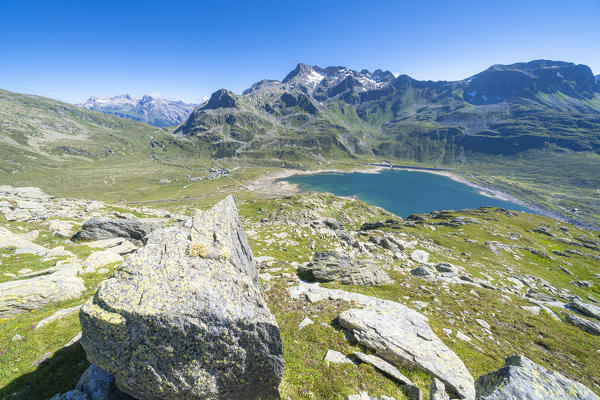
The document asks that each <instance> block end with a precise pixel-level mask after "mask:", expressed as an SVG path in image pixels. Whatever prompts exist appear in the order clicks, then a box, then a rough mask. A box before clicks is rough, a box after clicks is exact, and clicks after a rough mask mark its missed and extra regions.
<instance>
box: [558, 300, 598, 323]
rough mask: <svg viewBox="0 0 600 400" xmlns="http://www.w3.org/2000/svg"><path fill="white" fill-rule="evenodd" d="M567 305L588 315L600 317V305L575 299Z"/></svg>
mask: <svg viewBox="0 0 600 400" xmlns="http://www.w3.org/2000/svg"><path fill="white" fill-rule="evenodd" d="M566 307H567V308H570V309H571V310H575V311H577V312H580V313H582V314H583V315H586V316H588V317H592V318H596V319H600V306H596V305H594V304H590V303H583V302H581V301H578V300H575V301H571V302H570V303H567V305H566Z"/></svg>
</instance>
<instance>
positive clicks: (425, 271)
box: [410, 265, 433, 277]
mask: <svg viewBox="0 0 600 400" xmlns="http://www.w3.org/2000/svg"><path fill="white" fill-rule="evenodd" d="M410 273H411V274H412V275H414V276H420V277H426V276H432V275H433V274H432V273H431V270H429V268H427V267H425V266H423V265H421V266H419V267H417V268H414V269H412V270H411V271H410Z"/></svg>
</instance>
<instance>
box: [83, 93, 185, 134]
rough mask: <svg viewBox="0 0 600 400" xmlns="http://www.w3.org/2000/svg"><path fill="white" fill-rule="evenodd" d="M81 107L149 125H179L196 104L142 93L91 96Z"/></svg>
mask: <svg viewBox="0 0 600 400" xmlns="http://www.w3.org/2000/svg"><path fill="white" fill-rule="evenodd" d="M79 105H80V106H81V107H84V108H87V109H88V110H94V111H100V112H103V113H107V114H113V115H117V116H119V117H123V118H129V119H133V120H135V121H140V122H145V123H147V124H150V125H154V126H158V127H165V126H174V125H179V124H181V123H182V122H183V121H185V120H186V119H187V118H188V117H189V116H190V113H191V112H192V110H193V109H194V108H195V107H196V106H197V104H188V103H184V102H183V101H176V100H167V99H164V98H161V97H155V96H151V95H144V96H143V97H142V98H141V99H137V98H135V97H131V96H130V95H128V94H122V95H119V96H115V97H99V96H92V97H90V98H89V99H87V101H86V102H85V103H83V104H79Z"/></svg>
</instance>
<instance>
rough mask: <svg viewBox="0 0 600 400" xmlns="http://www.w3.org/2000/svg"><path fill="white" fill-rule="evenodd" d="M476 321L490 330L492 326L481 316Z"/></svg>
mask: <svg viewBox="0 0 600 400" xmlns="http://www.w3.org/2000/svg"><path fill="white" fill-rule="evenodd" d="M475 321H476V322H477V323H478V324H479V325H481V327H482V328H484V329H487V330H489V329H490V328H491V326H490V324H488V323H487V322H486V321H484V320H482V319H480V318H477V319H476V320H475Z"/></svg>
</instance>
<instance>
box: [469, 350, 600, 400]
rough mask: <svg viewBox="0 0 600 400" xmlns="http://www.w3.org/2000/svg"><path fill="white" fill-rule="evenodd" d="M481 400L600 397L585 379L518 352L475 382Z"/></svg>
mask: <svg viewBox="0 0 600 400" xmlns="http://www.w3.org/2000/svg"><path fill="white" fill-rule="evenodd" d="M475 386H476V389H477V399H478V400H522V399H528V400H548V399H552V400H598V399H599V397H598V396H597V395H596V394H595V393H594V392H592V391H591V390H589V389H588V388H586V387H585V386H584V385H582V384H581V383H578V382H575V381H573V380H571V379H568V378H565V377H564V376H562V375H561V374H559V373H558V372H555V371H549V370H547V369H546V368H544V367H542V366H541V365H538V364H536V363H534V362H533V361H531V360H529V359H527V358H525V357H523V356H520V355H515V356H511V357H508V358H507V359H506V362H505V364H504V366H503V367H502V368H500V369H498V370H496V371H493V372H490V373H489V374H487V375H483V376H482V377H480V378H479V379H477V382H476V383H475Z"/></svg>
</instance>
